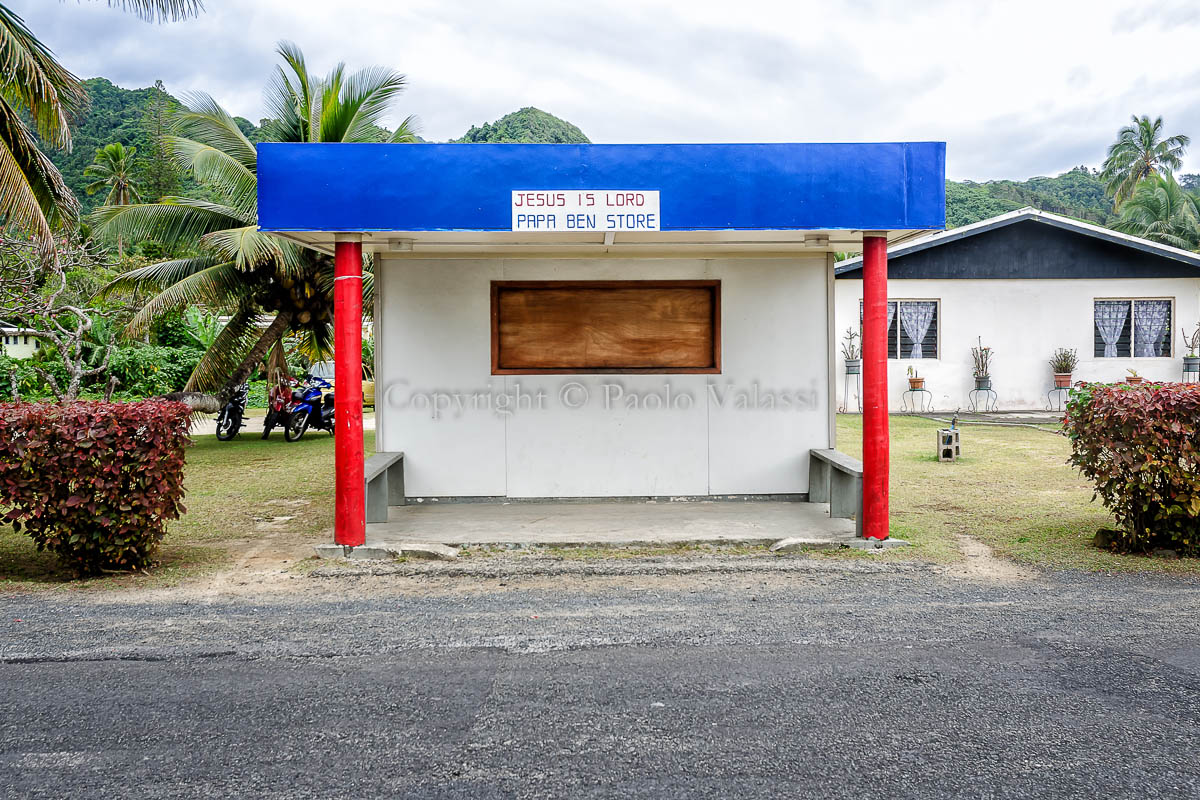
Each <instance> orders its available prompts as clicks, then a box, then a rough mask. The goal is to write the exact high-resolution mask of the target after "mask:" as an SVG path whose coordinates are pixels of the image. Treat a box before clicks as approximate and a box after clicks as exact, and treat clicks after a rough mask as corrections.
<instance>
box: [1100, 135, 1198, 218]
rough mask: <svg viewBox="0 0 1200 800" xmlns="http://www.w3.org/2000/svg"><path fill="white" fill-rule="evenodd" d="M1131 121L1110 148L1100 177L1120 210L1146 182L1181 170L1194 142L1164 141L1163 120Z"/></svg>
mask: <svg viewBox="0 0 1200 800" xmlns="http://www.w3.org/2000/svg"><path fill="white" fill-rule="evenodd" d="M1130 119H1131V121H1132V124H1131V125H1126V126H1125V127H1124V128H1121V130H1120V131H1119V132H1118V133H1117V141H1115V142H1114V143H1113V145H1112V146H1111V147H1109V148H1108V158H1107V159H1105V161H1104V169H1103V170H1102V171H1101V173H1100V179H1101V180H1103V181H1104V182H1105V183H1106V184H1107V189H1108V193H1109V195H1111V196H1112V198H1113V207H1114V208H1117V209H1119V208H1120V207H1121V204H1122V203H1124V202H1125V201H1126V200H1128V199H1129V198H1130V197H1132V196H1133V192H1134V189H1136V188H1137V185H1138V184H1139V183H1141V182H1142V181H1143V180H1145V179H1146V178H1149V177H1151V176H1152V175H1159V174H1161V173H1163V172H1166V173H1171V172H1174V171H1175V170H1177V169H1179V168H1180V166H1182V164H1183V154H1184V153H1185V152H1187V146H1188V144H1189V143H1190V142H1191V140H1190V139H1189V138H1188V137H1186V136H1182V135H1181V136H1168V137H1166V138H1163V135H1162V134H1163V120H1162V117H1158V118H1157V119H1155V120H1154V121H1153V122H1151V121H1150V117H1147V116H1143V117H1140V118H1139V117H1137V116H1134V117H1131V118H1130Z"/></svg>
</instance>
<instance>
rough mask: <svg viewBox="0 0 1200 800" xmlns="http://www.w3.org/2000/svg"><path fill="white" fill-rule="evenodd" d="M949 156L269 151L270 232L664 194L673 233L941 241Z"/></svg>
mask: <svg viewBox="0 0 1200 800" xmlns="http://www.w3.org/2000/svg"><path fill="white" fill-rule="evenodd" d="M945 157H946V146H945V143H943V142H884V143H866V144H596V145H550V144H545V145H543V144H403V145H402V144H292V143H262V144H259V145H258V215H259V225H260V227H261V228H262V229H263V230H266V231H280V232H284V231H288V232H304V231H325V232H370V231H414V232H415V231H508V230H511V225H512V219H511V205H510V202H511V193H512V192H513V191H534V190H574V189H586V190H599V191H603V190H609V191H613V190H647V191H651V190H657V191H658V192H659V193H660V204H661V208H660V212H661V225H662V230H664V231H702V230H880V231H890V230H938V229H941V228H944V227H945V191H946V190H945Z"/></svg>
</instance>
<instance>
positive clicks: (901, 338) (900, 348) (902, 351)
mask: <svg viewBox="0 0 1200 800" xmlns="http://www.w3.org/2000/svg"><path fill="white" fill-rule="evenodd" d="M940 311H941V302H940V301H938V300H889V301H888V304H887V331H888V358H937V357H938V318H939V317H940V316H941V314H940V313H939V312H940ZM862 318H863V304H862V301H861V300H860V301H859V302H858V321H859V326H860V328H861V326H862Z"/></svg>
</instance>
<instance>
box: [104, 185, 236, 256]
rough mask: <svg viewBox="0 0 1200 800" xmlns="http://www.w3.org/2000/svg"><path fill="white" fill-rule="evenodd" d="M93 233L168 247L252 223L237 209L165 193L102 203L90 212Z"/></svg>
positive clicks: (190, 243) (194, 241) (188, 242)
mask: <svg viewBox="0 0 1200 800" xmlns="http://www.w3.org/2000/svg"><path fill="white" fill-rule="evenodd" d="M92 221H93V225H94V229H95V231H96V233H97V234H98V235H100V236H104V237H111V238H114V239H115V238H117V237H121V238H123V239H125V240H127V241H131V242H138V241H145V240H146V239H154V240H155V241H159V242H162V244H163V245H164V246H166V247H168V248H175V247H181V246H187V245H192V244H195V243H196V242H197V241H198V240H199V239H200V237H202V236H204V235H205V234H206V233H212V232H213V231H219V230H225V229H227V228H241V227H244V226H246V225H253V224H254V220H253V219H247V218H246V217H245V216H244V215H243V214H241V212H239V211H238V210H237V209H233V208H229V207H228V206H222V205H217V204H216V203H208V202H206V201H203V200H194V199H192V198H190V197H164V198H163V199H162V200H161V201H160V202H158V203H138V204H135V205H128V206H101V207H100V208H98V209H96V210H95V211H93V212H92Z"/></svg>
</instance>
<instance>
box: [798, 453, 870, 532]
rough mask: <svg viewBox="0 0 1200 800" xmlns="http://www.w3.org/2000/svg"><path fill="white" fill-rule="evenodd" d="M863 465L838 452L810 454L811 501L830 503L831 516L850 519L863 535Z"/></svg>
mask: <svg viewBox="0 0 1200 800" xmlns="http://www.w3.org/2000/svg"><path fill="white" fill-rule="evenodd" d="M862 470H863V465H862V462H861V461H859V460H858V459H855V458H851V457H850V456H848V455H846V454H845V453H840V452H838V451H837V450H809V451H808V502H810V503H829V516H831V517H841V518H843V519H849V518H850V517H854V527H855V530H856V532H857V533H858V535H859V536H862V523H863V519H862V485H863V480H862Z"/></svg>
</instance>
